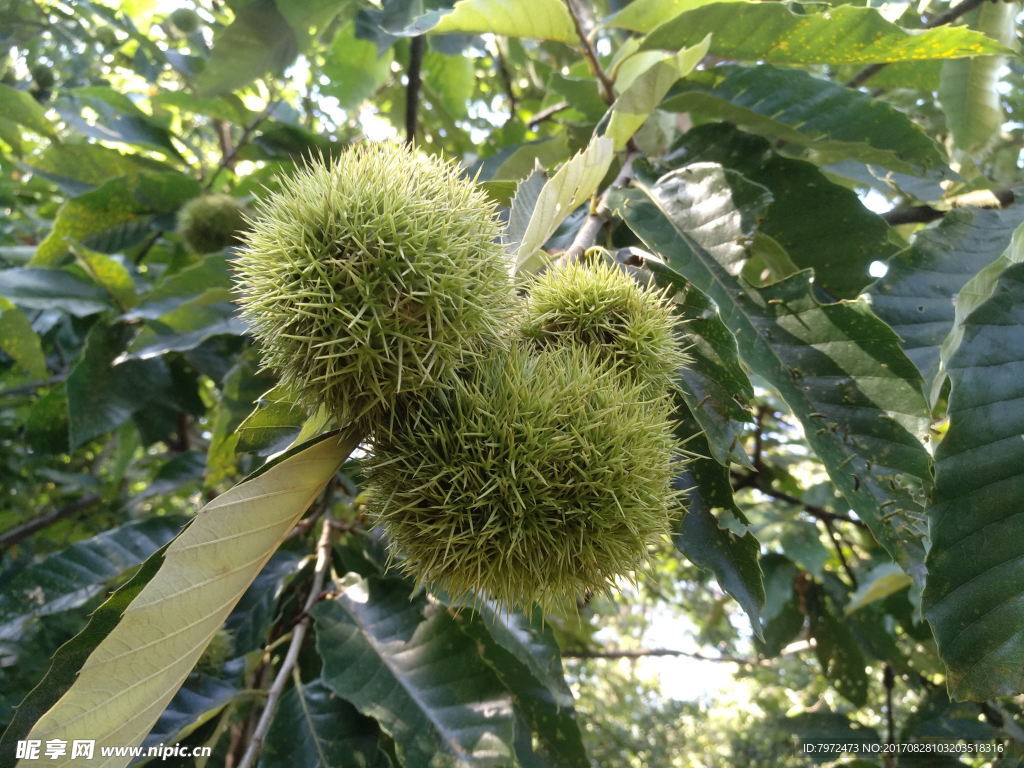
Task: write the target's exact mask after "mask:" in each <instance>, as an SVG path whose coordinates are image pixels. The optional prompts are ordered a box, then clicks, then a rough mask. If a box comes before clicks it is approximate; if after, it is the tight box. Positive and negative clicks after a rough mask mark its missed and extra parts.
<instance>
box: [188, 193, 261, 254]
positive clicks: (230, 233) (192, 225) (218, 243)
mask: <svg viewBox="0 0 1024 768" xmlns="http://www.w3.org/2000/svg"><path fill="white" fill-rule="evenodd" d="M244 228H245V205H244V204H243V203H242V201H241V200H238V199H237V198H235V197H232V196H231V195H224V194H214V195H203V196H202V197H196V198H193V199H192V200H189V201H188V202H187V203H185V205H183V206H182V208H181V210H180V211H178V234H179V235H181V238H182V239H183V240H184V241H185V245H186V246H187V247H188V249H189V250H190V251H192V252H193V253H198V254H203V253H213V252H214V251H220V250H223V249H224V248H227V247H228V246H229V245H232V244H234V243H237V242H238V237H239V235H240V233H241V231H242V229H244Z"/></svg>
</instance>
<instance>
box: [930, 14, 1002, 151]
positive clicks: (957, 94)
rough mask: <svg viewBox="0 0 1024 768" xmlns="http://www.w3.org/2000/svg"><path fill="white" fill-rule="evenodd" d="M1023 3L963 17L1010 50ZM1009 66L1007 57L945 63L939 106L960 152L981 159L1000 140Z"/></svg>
mask: <svg viewBox="0 0 1024 768" xmlns="http://www.w3.org/2000/svg"><path fill="white" fill-rule="evenodd" d="M1018 13H1020V3H1015V2H1001V3H982V4H981V7H980V8H978V9H976V10H974V11H972V12H971V13H969V14H967V15H965V16H964V17H963V21H964V22H966V23H967V24H968V25H970V26H971V27H972V28H973V29H976V30H978V31H979V32H982V33H984V34H985V35H987V36H988V37H990V38H992V39H993V40H998V41H999V42H1000V43H1002V44H1003V45H1005V46H1006V47H1007V48H1012V47H1013V45H1014V43H1015V30H1016V26H1017V23H1016V18H1017V14H1018ZM1005 63H1006V58H1005V57H1003V56H979V57H976V58H973V59H966V60H954V61H944V62H943V63H942V73H941V75H940V80H939V93H938V96H939V104H941V105H942V111H943V114H944V115H945V117H946V126H947V127H948V128H949V132H950V134H951V135H952V136H953V143H954V144H955V145H956V147H957V148H959V149H962V150H964V151H965V152H967V153H968V154H970V155H972V156H974V157H975V158H976V159H980V158H981V157H982V156H984V154H985V150H987V149H988V148H990V147H991V146H992V145H993V144H994V143H995V141H996V139H997V137H998V136H999V131H1000V129H1001V128H1002V125H1003V122H1004V120H1005V117H1004V115H1003V104H1002V98H1001V96H1000V93H999V90H998V86H999V80H1000V74H1001V72H1002V69H1003V67H1004V65H1005Z"/></svg>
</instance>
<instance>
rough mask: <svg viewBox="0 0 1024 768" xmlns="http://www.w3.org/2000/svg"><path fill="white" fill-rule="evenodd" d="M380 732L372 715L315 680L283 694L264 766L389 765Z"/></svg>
mask: <svg viewBox="0 0 1024 768" xmlns="http://www.w3.org/2000/svg"><path fill="white" fill-rule="evenodd" d="M377 731H378V728H377V724H376V723H375V722H374V721H373V720H372V719H370V718H368V717H365V716H364V715H361V714H359V710H357V709H356V708H355V707H353V706H352V705H351V704H349V703H348V702H347V701H345V700H344V699H342V698H340V697H339V696H338V695H337V694H336V693H335V692H334V691H332V690H331V689H330V688H328V687H327V686H326V685H324V684H323V683H322V682H321V681H319V680H314V681H313V682H311V683H305V684H304V685H303V686H302V687H301V688H295V687H292V688H289V689H288V691H287V692H286V693H285V694H284V696H282V697H281V705H280V707H278V710H277V714H276V715H275V716H274V723H273V725H271V727H270V732H269V733H268V734H267V742H266V744H265V745H264V747H263V753H262V756H261V758H260V768H293V767H294V766H302V768H374V767H375V766H376V767H378V768H385V766H387V765H388V761H387V758H386V757H384V755H382V754H381V753H380V750H379V749H378V747H377Z"/></svg>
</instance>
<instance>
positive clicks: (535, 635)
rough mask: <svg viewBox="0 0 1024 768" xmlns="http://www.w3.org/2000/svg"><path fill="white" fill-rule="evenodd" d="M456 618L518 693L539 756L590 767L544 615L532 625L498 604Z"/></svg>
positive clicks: (563, 767)
mask: <svg viewBox="0 0 1024 768" xmlns="http://www.w3.org/2000/svg"><path fill="white" fill-rule="evenodd" d="M454 619H455V621H456V623H457V624H458V626H459V629H461V630H462V631H463V632H464V633H465V634H466V636H467V637H469V638H470V639H471V640H473V642H474V644H475V647H476V648H477V649H478V652H479V654H480V656H481V658H483V659H484V661H486V662H487V664H488V665H489V666H490V667H491V669H492V670H493V671H494V673H495V674H496V675H497V676H498V679H499V680H501V682H502V684H503V685H504V686H505V687H506V688H507V689H508V691H509V693H511V694H512V700H513V702H514V704H515V708H516V712H517V713H518V715H519V716H520V718H521V719H522V722H523V724H525V725H526V726H527V727H528V730H529V731H530V732H532V734H533V736H535V737H536V740H537V745H538V748H537V750H536V752H537V753H539V755H537V756H538V757H541V758H543V759H544V760H545V761H546V764H547V765H551V766H557V767H558V768H589V766H590V761H589V760H588V759H587V752H586V749H585V748H584V746H583V738H582V735H581V733H580V727H579V725H578V724H577V722H576V713H575V711H574V709H573V699H572V693H571V692H570V691H569V687H568V685H566V683H565V680H564V678H563V673H562V665H561V663H560V660H559V655H558V644H557V643H556V641H555V637H554V632H552V630H551V628H550V627H547V628H546V629H545V628H542V627H541V625H540V620H539V619H540V617H539V615H538V617H537V619H536V620H535V621H532V622H531V621H528V620H527V619H526V617H525V616H523V615H522V614H518V613H517V614H511V615H506V614H505V612H503V611H501V610H500V609H497V608H496V607H495V606H493V605H484V606H480V611H479V612H475V611H471V610H465V609H462V610H456V612H455V613H454ZM520 727H521V726H520Z"/></svg>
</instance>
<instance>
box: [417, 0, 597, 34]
mask: <svg viewBox="0 0 1024 768" xmlns="http://www.w3.org/2000/svg"><path fill="white" fill-rule="evenodd" d="M431 31H432V32H476V33H485V32H491V33H493V34H495V35H508V36H509V37H531V38H538V39H541V40H560V41H561V42H563V43H572V42H575V41H576V39H577V38H576V28H575V27H574V26H573V23H572V18H571V17H570V16H569V12H568V11H567V10H566V8H565V5H564V3H563V2H562V0H459V2H457V3H456V4H455V9H454V10H453V11H452V12H451V13H449V14H447V15H446V16H444V17H443V18H442V19H441V22H440V23H439V24H438V25H437V26H436V27H434V28H433V29H432V30H431Z"/></svg>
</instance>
